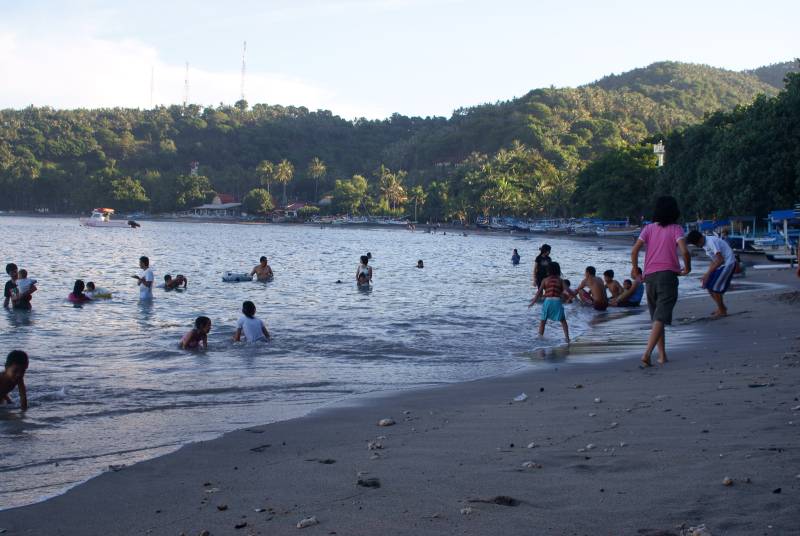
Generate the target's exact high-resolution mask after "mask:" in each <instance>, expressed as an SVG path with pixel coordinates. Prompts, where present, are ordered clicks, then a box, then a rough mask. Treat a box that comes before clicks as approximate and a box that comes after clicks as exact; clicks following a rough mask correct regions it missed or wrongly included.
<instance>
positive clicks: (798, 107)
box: [574, 73, 800, 219]
mask: <svg viewBox="0 0 800 536" xmlns="http://www.w3.org/2000/svg"><path fill="white" fill-rule="evenodd" d="M664 143H665V145H666V149H667V154H666V165H665V166H664V167H663V168H658V169H656V168H655V158H654V156H653V153H652V147H651V146H650V145H649V144H647V145H645V146H625V147H622V148H620V149H617V150H615V151H612V152H610V153H608V154H606V155H605V156H603V157H601V158H599V159H598V160H596V161H595V162H593V163H591V164H589V165H588V166H587V167H586V168H585V169H584V170H583V171H582V172H581V173H580V174H579V175H578V178H577V189H576V192H575V199H574V201H575V204H576V209H577V210H578V211H580V212H584V213H590V214H597V215H600V216H603V217H626V216H627V217H631V218H638V217H639V216H646V217H649V216H650V215H649V214H647V213H646V207H647V206H648V205H649V203H650V200H652V198H653V197H654V196H656V195H661V194H664V193H669V194H672V195H674V196H675V197H677V198H678V199H679V200H680V202H681V205H682V207H683V212H684V215H685V216H686V217H687V218H689V219H695V218H697V217H699V218H721V217H726V216H732V215H755V216H758V217H764V216H766V215H767V213H768V212H769V211H770V210H773V209H782V208H791V207H793V206H794V204H795V203H797V202H798V201H800V74H798V73H794V74H790V75H788V76H787V79H786V89H785V90H784V91H782V92H781V93H780V94H778V96H777V97H775V98H767V97H765V96H760V97H758V98H757V99H756V100H755V101H754V102H753V103H752V104H751V105H749V106H740V107H737V108H736V109H734V110H733V111H731V112H717V113H714V114H712V115H710V116H709V117H707V118H706V120H705V121H703V122H702V123H700V124H697V125H692V126H688V127H686V128H682V129H677V130H675V131H673V132H672V133H671V134H670V135H669V136H668V137H667V138H666V139H665V140H664Z"/></svg>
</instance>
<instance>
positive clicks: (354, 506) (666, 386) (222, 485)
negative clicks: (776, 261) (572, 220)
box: [0, 270, 800, 536]
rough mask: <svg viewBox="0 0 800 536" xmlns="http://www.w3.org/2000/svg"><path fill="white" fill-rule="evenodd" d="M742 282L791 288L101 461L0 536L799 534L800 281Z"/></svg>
mask: <svg viewBox="0 0 800 536" xmlns="http://www.w3.org/2000/svg"><path fill="white" fill-rule="evenodd" d="M748 280H749V281H765V282H773V283H783V284H786V285H788V287H789V288H784V289H782V290H769V291H758V292H749V293H740V294H736V293H734V294H730V295H729V296H728V303H729V309H730V312H731V313H732V314H731V316H730V317H728V318H724V319H720V320H714V321H710V320H706V319H705V316H706V315H707V314H708V313H709V312H711V310H712V309H713V306H712V303H711V300H710V299H707V298H699V299H689V300H682V301H681V302H679V304H678V307H677V309H676V319H677V321H676V326H675V328H674V329H673V330H672V331H670V332H669V333H668V337H669V339H668V345H669V341H670V339H671V340H672V341H678V340H680V339H682V338H683V337H684V335H685V336H686V337H687V338H688V333H689V332H691V333H692V334H693V337H692V342H691V343H690V344H686V345H684V346H683V347H681V348H676V349H675V350H674V351H673V352H672V353H671V355H670V359H671V362H670V363H669V364H668V365H667V366H666V367H654V368H652V369H647V370H641V369H640V368H639V367H638V363H639V361H638V356H635V355H631V356H630V357H629V358H626V359H620V360H617V361H613V362H609V363H602V364H596V365H587V364H581V365H579V366H573V365H571V364H570V358H569V357H567V358H566V360H561V359H554V362H553V366H552V368H550V369H549V370H547V371H543V372H542V371H539V372H526V373H522V374H517V375H514V376H510V377H501V378H492V379H487V380H481V381H475V382H470V383H463V384H457V385H450V386H445V387H439V388H434V389H428V390H422V391H414V392H405V393H399V394H394V395H390V396H384V397H380V398H373V399H369V400H359V401H355V402H354V403H353V404H351V405H350V406H348V407H339V408H332V409H328V410H325V411H319V412H316V413H314V414H312V415H310V416H308V417H304V418H301V419H297V420H293V421H287V422H282V423H276V424H272V425H266V426H259V427H255V428H250V429H247V430H240V431H237V432H233V433H231V434H228V435H226V436H224V437H222V438H220V439H217V440H213V441H209V442H204V443H197V444H193V445H189V446H186V447H184V448H182V449H181V450H179V451H178V452H176V453H174V454H171V455H168V456H164V457H161V458H157V459H154V460H151V461H148V462H144V463H140V464H137V465H135V466H133V467H125V468H122V469H121V470H118V471H109V472H107V473H104V474H103V475H101V476H100V477H98V478H95V479H93V480H91V481H89V482H87V483H85V484H83V485H81V486H78V487H77V488H74V489H72V490H70V491H69V492H68V493H66V494H64V495H62V496H59V497H56V498H53V499H51V500H48V501H45V502H43V503H40V504H36V505H32V506H28V507H23V508H17V509H12V510H6V511H3V512H0V530H2V529H5V530H6V532H5V534H9V535H13V534H47V535H56V534H76V535H77V534H80V535H93V534H98V535H100V534H103V535H107V534H115V535H117V534H169V535H179V534H185V535H187V536H195V535H199V534H202V533H203V531H208V533H209V534H211V535H214V534H243V535H244V534H296V533H298V528H297V523H298V522H299V521H300V520H302V519H304V518H308V517H311V516H313V517H315V519H316V520H317V521H318V524H316V525H313V526H310V527H308V528H304V529H302V533H303V534H305V533H308V534H339V535H361V534H363V535H368V534H369V535H374V534H415V535H417V534H442V535H444V534H469V535H472V534H474V535H482V534H513V535H516V534H526V535H530V534H559V535H560V534H575V535H582V534H586V535H597V534H609V535H611V534H613V535H618V534H642V535H650V536H655V535H661V536H666V535H670V534H674V535H679V534H682V533H683V532H685V531H684V529H687V528H688V527H690V526H697V525H700V524H705V525H706V526H707V528H708V530H709V531H710V533H711V534H714V535H718V534H726V535H730V534H747V535H755V534H768V535H772V534H775V535H786V534H800V329H798V326H800V322H798V319H800V293H798V288H800V280H798V279H797V278H796V276H794V275H793V272H792V273H790V272H789V271H788V270H780V271H774V270H771V271H765V272H759V273H753V274H751V275H750V277H748ZM529 329H534V328H533V326H530V328H529ZM549 329H552V330H557V329H558V327H557V326H553V327H551V328H549ZM578 347H579V346H578ZM668 348H669V346H668ZM576 359H577V358H576ZM522 392H525V393H527V395H528V396H529V398H528V400H527V401H525V402H519V403H518V402H512V399H513V398H514V397H515V396H516V395H518V394H520V393H522ZM384 418H391V419H393V420H394V421H396V424H394V425H392V426H386V427H381V426H378V421H379V420H380V419H384ZM528 462H530V463H528ZM726 478H729V479H730V485H727V486H726V485H724V484H723V480H724V479H726ZM498 503H499V504H498ZM237 527H239V528H237Z"/></svg>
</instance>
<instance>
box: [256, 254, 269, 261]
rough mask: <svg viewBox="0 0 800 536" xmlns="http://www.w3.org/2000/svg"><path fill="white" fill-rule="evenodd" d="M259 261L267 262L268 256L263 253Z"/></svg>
mask: <svg viewBox="0 0 800 536" xmlns="http://www.w3.org/2000/svg"><path fill="white" fill-rule="evenodd" d="M258 262H267V258H266V257H265V256H263V255H262V256H261V258H260V259H258Z"/></svg>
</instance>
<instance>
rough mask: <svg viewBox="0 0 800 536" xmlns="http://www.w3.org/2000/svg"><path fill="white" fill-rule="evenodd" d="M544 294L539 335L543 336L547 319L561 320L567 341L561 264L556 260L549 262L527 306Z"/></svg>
mask: <svg viewBox="0 0 800 536" xmlns="http://www.w3.org/2000/svg"><path fill="white" fill-rule="evenodd" d="M542 296H544V303H543V304H542V316H541V320H540V321H539V337H543V336H544V328H545V326H546V325H547V321H548V320H554V321H556V322H561V328H562V329H563V330H564V339H565V340H566V341H567V342H568V343H569V342H570V341H569V326H568V325H567V315H566V314H565V313H564V304H563V303H562V301H563V300H564V298H565V289H564V283H563V282H562V281H561V266H559V264H558V263H557V262H550V264H549V265H548V267H547V277H545V278H544V279H542V282H541V285H540V286H539V290H538V291H537V292H536V295H535V296H534V297H533V299H532V300H531V303H530V304H529V305H528V308H531V307H533V304H534V303H536V302H537V301H539V298H541V297H542Z"/></svg>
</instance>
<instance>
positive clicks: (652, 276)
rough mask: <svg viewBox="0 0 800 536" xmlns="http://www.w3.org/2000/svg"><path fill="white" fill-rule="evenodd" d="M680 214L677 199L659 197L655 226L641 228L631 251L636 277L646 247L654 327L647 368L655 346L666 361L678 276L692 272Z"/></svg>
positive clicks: (646, 278) (646, 279) (646, 356)
mask: <svg viewBox="0 0 800 536" xmlns="http://www.w3.org/2000/svg"><path fill="white" fill-rule="evenodd" d="M680 214H681V213H680V210H679V209H678V202H677V201H676V200H675V198H674V197H671V196H664V197H659V198H658V200H656V207H655V213H654V214H653V223H651V224H649V225H646V226H645V227H644V229H642V232H641V234H640V235H639V239H638V240H636V243H635V244H634V245H633V249H632V250H631V264H632V265H633V267H632V268H631V276H632V277H636V276H637V274H638V273H639V252H640V251H641V250H642V248H643V247H645V246H647V252H646V253H645V257H644V283H645V290H646V293H647V307H648V308H649V309H650V319H651V321H652V327H651V329H650V337H649V338H648V340H647V348H646V349H645V351H644V354H643V355H642V364H643V365H644V366H645V367H649V366H651V365H652V363H651V361H650V358H651V356H652V354H653V350H655V348H656V346H657V347H658V354H659V357H658V362H659V363H661V364H662V365H663V364H664V363H666V362H667V348H666V346H667V344H666V335H665V331H664V327H665V326H668V325H670V324H672V310H673V309H674V308H675V304H676V303H677V301H678V276H682V275H687V274H689V272H691V271H692V258H691V256H690V255H689V249H688V248H687V247H686V240H685V239H684V237H683V229H682V228H681V226H680V225H678V224H677V223H676V222H677V221H678V217H679V216H680ZM677 250H680V252H681V256H682V257H683V268H681V264H680V261H679V260H678V253H677Z"/></svg>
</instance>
